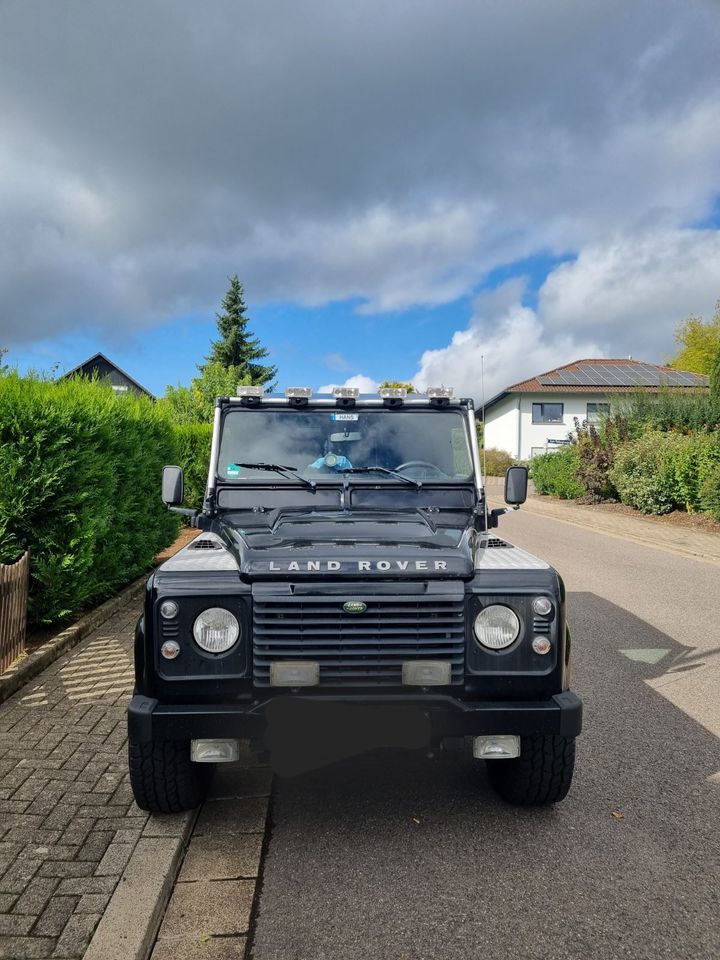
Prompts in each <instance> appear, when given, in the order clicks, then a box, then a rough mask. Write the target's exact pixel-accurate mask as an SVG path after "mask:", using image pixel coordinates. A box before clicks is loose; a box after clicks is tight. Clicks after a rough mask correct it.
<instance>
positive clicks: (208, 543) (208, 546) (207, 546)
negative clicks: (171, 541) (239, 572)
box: [189, 537, 222, 550]
mask: <svg viewBox="0 0 720 960" xmlns="http://www.w3.org/2000/svg"><path fill="white" fill-rule="evenodd" d="M189 549H190V550H222V547H221V545H220V544H219V543H218V542H217V540H206V539H204V538H203V537H199V538H198V539H197V540H193V542H192V543H191V544H190V547H189Z"/></svg>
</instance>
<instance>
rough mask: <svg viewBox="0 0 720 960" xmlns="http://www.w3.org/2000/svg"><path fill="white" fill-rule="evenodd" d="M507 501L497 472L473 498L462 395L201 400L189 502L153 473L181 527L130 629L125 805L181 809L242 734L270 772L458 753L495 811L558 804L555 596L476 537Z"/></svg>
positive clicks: (508, 555) (560, 639) (572, 719)
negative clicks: (489, 495) (439, 751)
mask: <svg viewBox="0 0 720 960" xmlns="http://www.w3.org/2000/svg"><path fill="white" fill-rule="evenodd" d="M526 493H527V470H526V469H525V468H524V467H521V466H518V467H511V468H510V470H508V474H507V476H506V481H505V500H506V504H507V506H505V507H494V508H492V507H490V505H489V504H488V502H487V499H486V496H485V489H484V484H483V477H482V471H481V460H480V456H479V452H478V449H477V441H476V424H475V412H474V409H473V404H472V401H470V400H463V399H461V400H457V399H454V397H453V393H452V390H451V389H449V388H446V387H438V388H433V389H429V390H428V391H427V392H426V393H425V394H422V395H419V394H415V393H411V394H409V395H408V394H407V393H406V392H405V390H403V389H402V388H385V389H381V390H380V392H379V394H378V395H377V396H360V395H359V394H358V392H357V391H356V390H353V389H352V388H338V389H337V390H336V391H335V393H334V394H333V395H314V394H313V393H312V391H311V390H310V389H309V388H304V387H299V388H290V389H288V390H286V391H285V393H284V394H283V395H270V396H266V395H265V394H264V392H263V390H262V388H260V387H239V388H238V394H237V396H234V397H220V398H219V399H218V400H217V404H216V408H215V420H214V426H213V438H212V447H211V453H210V462H209V464H208V474H207V485H206V489H205V496H204V502H203V506H202V509H201V510H193V509H190V508H187V507H185V506H183V471H182V470H181V469H180V467H177V466H168V467H166V468H165V470H164V472H163V478H162V497H163V500H164V502H165V503H166V505H167V506H168V507H169V509H171V510H174V511H177V512H180V513H183V514H184V515H185V516H186V517H187V520H188V522H189V523H190V524H191V525H192V526H193V527H195V528H196V529H197V531H198V533H197V536H196V537H195V539H194V540H193V541H192V542H191V543H189V545H188V546H186V547H185V548H184V549H182V550H180V551H179V552H178V553H177V554H175V555H174V556H173V557H172V558H171V559H170V560H168V561H167V562H166V563H164V564H163V565H162V566H161V567H159V568H158V569H157V570H156V571H155V572H154V573H153V574H152V576H151V577H150V579H149V580H148V585H147V591H146V597H145V607H144V611H143V616H142V617H141V619H140V621H139V622H138V625H137V629H136V636H135V678H136V692H135V695H134V696H133V698H132V700H131V702H130V705H129V709H128V737H129V758H130V779H131V785H132V789H133V793H134V796H135V799H136V801H137V803H138V804H139V805H140V806H141V807H142V808H143V809H146V810H153V811H159V812H175V811H179V810H183V809H189V808H192V807H194V806H196V805H197V803H198V802H199V801H200V800H201V798H202V795H203V790H204V788H205V785H206V784H207V781H208V776H207V774H208V771H209V770H210V769H211V768H212V765H213V764H216V763H227V762H233V761H234V760H237V758H238V756H239V752H240V741H242V740H246V741H250V742H251V744H252V745H254V746H256V747H258V748H260V749H262V750H265V751H269V754H270V758H271V763H272V765H273V767H274V769H275V770H276V771H277V772H278V773H280V774H293V773H297V772H300V771H302V770H305V769H308V768H310V767H311V766H312V765H313V764H317V763H318V762H320V760H319V759H318V758H319V757H324V758H325V759H326V760H327V759H332V758H337V759H340V758H341V757H348V756H351V755H353V754H357V753H359V752H362V751H363V750H370V749H375V748H377V747H394V748H403V749H427V748H428V747H430V746H434V745H438V744H441V745H449V744H454V745H463V744H464V745H465V747H466V749H468V750H469V751H471V752H472V755H473V756H474V757H476V758H477V759H478V760H484V761H486V763H487V769H488V773H489V778H490V782H491V784H492V785H493V786H494V787H495V789H496V790H497V791H498V793H499V794H500V796H501V797H503V798H504V799H505V800H506V801H508V802H509V803H516V804H546V803H554V802H556V801H559V800H562V799H563V798H564V797H565V795H566V794H567V791H568V789H569V788H570V784H571V781H572V775H573V767H574V758H575V738H576V736H577V735H578V734H579V733H580V729H581V721H582V705H581V702H580V700H579V699H578V697H577V696H576V695H575V694H574V693H572V692H571V691H570V690H569V677H570V633H569V630H568V627H567V624H566V616H565V591H564V587H563V583H562V580H561V578H560V576H559V575H558V573H557V572H556V571H555V570H554V569H552V568H551V567H550V566H549V565H548V564H547V563H545V562H544V561H543V560H542V559H541V558H538V557H534V556H532V555H530V554H528V553H526V552H525V551H524V550H521V549H519V548H517V547H515V546H513V545H512V544H510V543H509V542H508V541H506V540H504V539H503V538H501V537H500V536H499V535H498V532H497V529H496V528H497V527H498V524H499V522H500V518H501V517H502V515H503V514H504V513H506V512H508V511H509V510H514V509H518V508H519V506H520V505H521V504H522V503H523V502H524V500H525V497H526ZM322 740H327V741H328V742H326V743H323V744H320V743H319V741H322ZM328 744H330V746H328ZM320 747H322V748H321V749H320Z"/></svg>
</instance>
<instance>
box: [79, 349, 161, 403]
mask: <svg viewBox="0 0 720 960" xmlns="http://www.w3.org/2000/svg"><path fill="white" fill-rule="evenodd" d="M96 360H104V361H105V363H107V364H108V366H111V367H112V368H113V369H114V370H117V372H118V373H119V374H122V376H123V377H125V379H126V380H129V381H130V383H132V384H134V385H135V386H136V387H137V388H138V390H140V391H142V393H145V394H147V395H148V397H152V396H153V394H152V393H150V391H149V390H148V389H147V387H144V386H143V385H142V384H141V383H138V382H137V380H136V379H135V378H134V377H131V376H130V374H129V373H125V371H124V370H123V369H122V368H121V367H119V366H118V365H117V364H116V363H113V361H112V360H111V359H110V358H109V357H106V356H105V354H104V353H96V354H93V356H92V357H89V358H88V359H87V360H83V362H82V363H79V364H78V365H77V367H73V369H72V370H68V372H67V373H64V374H63V375H62V377H60V379H61V380H65V379H66V378H67V377H72V376H74V375H75V374H76V373H80V372H81V371H82V369H83V367H87V366H88V365H89V364H92V363H95V361H96Z"/></svg>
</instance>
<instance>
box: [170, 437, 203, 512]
mask: <svg viewBox="0 0 720 960" xmlns="http://www.w3.org/2000/svg"><path fill="white" fill-rule="evenodd" d="M175 436H176V437H177V446H178V461H177V462H178V465H179V466H181V467H182V468H183V470H184V472H185V504H186V505H187V506H188V507H194V508H195V509H196V510H200V509H202V505H203V499H204V497H205V485H206V484H207V474H208V463H209V461H210V445H211V441H212V424H211V423H186V424H178V425H176V426H175Z"/></svg>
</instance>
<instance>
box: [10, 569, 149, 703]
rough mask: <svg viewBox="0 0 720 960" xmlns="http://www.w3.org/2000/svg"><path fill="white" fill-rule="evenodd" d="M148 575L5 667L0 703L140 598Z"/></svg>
mask: <svg viewBox="0 0 720 960" xmlns="http://www.w3.org/2000/svg"><path fill="white" fill-rule="evenodd" d="M149 576H150V573H149V572H148V573H146V574H145V575H144V576H142V577H139V578H138V579H137V580H134V581H133V582H132V583H131V584H129V585H128V586H127V587H125V588H124V589H123V590H121V591H120V593H118V594H116V596H114V597H112V598H111V599H110V600H106V601H105V603H102V604H100V606H99V607H96V608H95V609H94V610H91V611H90V613H87V614H86V615H85V616H84V617H81V618H80V619H79V620H77V621H76V622H75V623H73V624H71V625H70V626H69V627H66V628H65V629H64V630H63V631H62V632H61V633H58V634H57V636H55V637H52V638H51V639H50V640H48V641H46V642H45V643H43V644H42V645H41V646H39V647H38V648H37V650H34V651H33V652H32V653H30V654H28V656H27V657H25V658H24V659H23V660H21V661H20V662H19V663H17V664H16V665H15V666H14V667H10V669H9V670H6V671H5V673H3V674H2V676H0V703H4V702H5V700H7V699H8V698H9V697H11V696H12V695H13V694H14V693H16V692H17V691H18V690H19V689H20V688H21V687H24V686H25V684H26V683H29V682H30V680H33V679H34V678H35V677H36V676H37V675H38V674H39V673H42V671H43V670H44V669H45V668H46V667H49V666H50V664H51V663H54V662H55V660H57V659H59V657H61V656H62V655H63V654H64V653H66V652H67V651H68V650H71V649H72V648H73V647H75V646H77V645H78V643H80V641H81V640H83V639H84V638H85V637H86V636H87V635H88V634H89V633H91V632H92V631H93V630H95V629H97V628H98V627H99V626H101V625H102V624H103V623H105V621H106V620H109V619H110V617H112V615H113V614H114V613H116V612H117V611H118V610H119V609H120V608H121V607H122V606H123V605H124V604H126V603H127V602H128V601H130V600H135V599H136V598H138V597H141V596H142V594H143V591H144V590H145V582H146V580H147V578H148V577H149Z"/></svg>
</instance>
